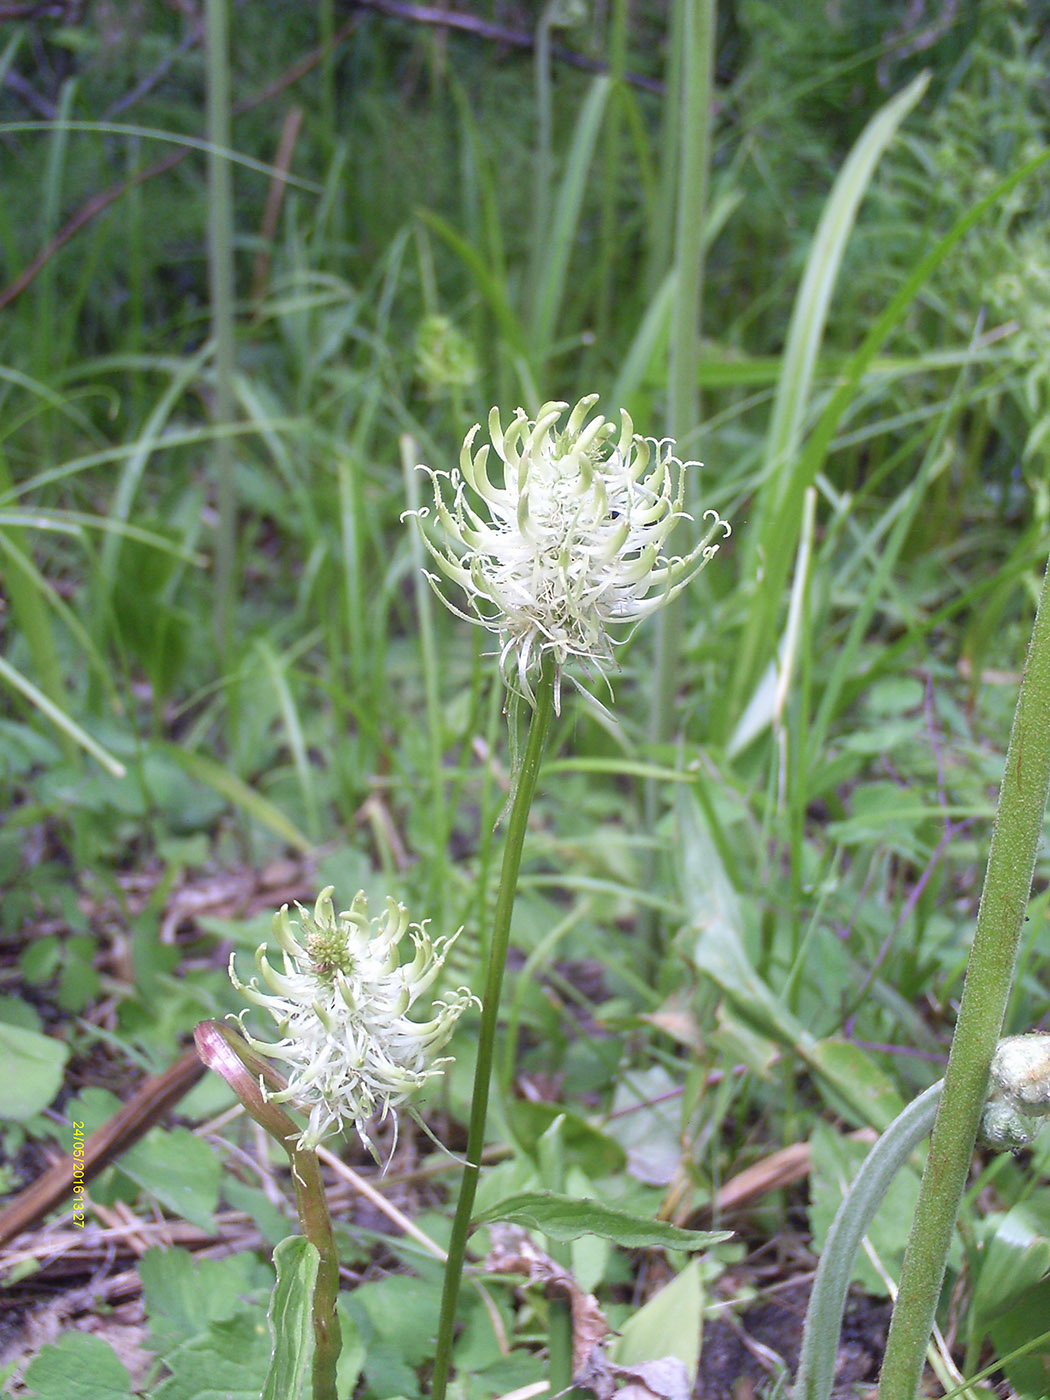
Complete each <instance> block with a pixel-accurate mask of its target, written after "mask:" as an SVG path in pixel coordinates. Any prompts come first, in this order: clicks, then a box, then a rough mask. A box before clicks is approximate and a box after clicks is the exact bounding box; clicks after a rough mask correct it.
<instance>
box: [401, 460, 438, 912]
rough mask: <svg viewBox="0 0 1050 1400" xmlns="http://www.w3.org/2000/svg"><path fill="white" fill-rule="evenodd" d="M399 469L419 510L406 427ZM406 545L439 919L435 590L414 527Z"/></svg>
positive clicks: (434, 905)
mask: <svg viewBox="0 0 1050 1400" xmlns="http://www.w3.org/2000/svg"><path fill="white" fill-rule="evenodd" d="M400 445H401V472H402V475H403V476H404V481H405V496H406V499H407V500H408V503H409V506H410V508H411V509H412V510H413V511H416V512H418V511H419V509H420V506H421V504H422V502H421V500H420V490H419V473H418V472H417V471H416V467H415V464H416V462H417V461H418V460H419V453H418V449H417V446H416V442H415V439H414V438H413V437H411V436H410V434H408V433H403V434H402V435H401V444H400ZM409 549H410V550H411V551H412V566H413V567H412V577H413V579H414V580H415V595H416V597H415V603H416V618H417V620H418V623H419V649H420V655H421V658H422V662H423V693H424V696H425V699H426V712H427V739H428V744H427V748H428V755H429V759H430V774H429V779H430V823H431V835H432V838H433V842H434V855H435V859H434V863H433V864H434V873H433V875H432V877H431V890H430V894H431V898H430V900H429V901H428V905H427V907H428V908H430V909H432V910H436V911H437V917H438V919H439V920H441V919H443V918H444V916H445V900H446V879H445V870H446V860H445V854H446V846H447V843H448V823H449V807H448V802H447V792H446V782H445V772H444V765H443V763H442V753H443V751H444V743H443V734H444V715H443V711H442V708H441V694H440V691H439V689H438V676H439V674H440V671H441V667H440V665H439V662H438V650H437V640H436V637H435V629H434V595H433V592H432V591H431V589H430V586H429V584H428V583H427V579H426V565H425V560H424V555H423V543H422V539H421V537H420V535H419V533H418V531H415V530H413V531H412V533H411V535H410V536H409Z"/></svg>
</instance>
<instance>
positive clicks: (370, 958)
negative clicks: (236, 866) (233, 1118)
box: [230, 886, 477, 1151]
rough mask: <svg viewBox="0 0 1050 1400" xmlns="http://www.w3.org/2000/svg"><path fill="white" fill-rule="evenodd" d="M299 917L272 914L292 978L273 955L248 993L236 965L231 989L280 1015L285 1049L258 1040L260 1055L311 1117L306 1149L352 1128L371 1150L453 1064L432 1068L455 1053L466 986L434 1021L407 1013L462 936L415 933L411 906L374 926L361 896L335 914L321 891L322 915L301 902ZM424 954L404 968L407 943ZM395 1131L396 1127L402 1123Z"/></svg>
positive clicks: (392, 906)
mask: <svg viewBox="0 0 1050 1400" xmlns="http://www.w3.org/2000/svg"><path fill="white" fill-rule="evenodd" d="M296 908H297V909H298V911H299V917H298V919H293V918H291V917H290V916H289V913H288V906H287V905H284V906H283V907H282V908H281V910H280V912H279V913H277V914H275V915H274V920H273V930H274V936H275V937H276V939H277V942H278V944H279V946H280V948H281V952H282V954H283V959H284V970H283V971H278V970H277V969H276V968H274V967H272V966H271V964H270V962H269V960H268V958H267V956H266V945H265V944H264V945H263V946H262V947H260V948H259V949H258V950H257V951H256V954H255V964H256V967H257V969H258V971H259V975H260V977H261V978H262V982H263V984H264V985H265V988H266V990H264V989H263V988H262V987H260V985H259V981H258V979H257V978H255V977H253V978H252V979H251V981H250V982H248V983H244V982H241V980H240V979H239V978H238V976H237V970H236V967H235V965H234V959H233V957H232V956H231V958H230V980H231V981H232V982H233V985H234V986H235V987H236V988H237V990H238V991H239V992H241V993H242V995H244V996H245V997H247V999H248V1000H249V1001H250V1002H252V1003H253V1004H254V1005H256V1006H259V1007H262V1008H263V1010H265V1011H267V1012H268V1013H269V1014H270V1016H272V1017H273V1019H274V1021H275V1023H276V1025H277V1029H278V1032H279V1034H280V1036H281V1039H280V1040H279V1041H278V1042H277V1043H276V1044H273V1043H270V1042H267V1041H260V1040H256V1039H254V1038H253V1037H252V1036H251V1035H250V1034H248V1032H247V1031H244V1016H245V1014H246V1013H245V1012H241V1015H240V1017H238V1020H239V1021H240V1023H241V1029H242V1031H244V1034H245V1037H246V1039H247V1040H248V1043H249V1044H250V1045H251V1047H252V1048H253V1049H254V1050H257V1051H258V1052H260V1053H261V1054H263V1055H266V1056H269V1057H270V1058H272V1059H275V1060H278V1061H280V1062H281V1063H282V1064H283V1066H284V1069H285V1072H286V1074H287V1077H288V1087H287V1088H286V1089H283V1090H281V1091H280V1092H277V1093H273V1092H270V1091H266V1090H264V1092H266V1093H267V1097H268V1098H271V1099H273V1100H274V1101H276V1102H280V1103H285V1102H290V1103H292V1104H295V1105H297V1106H299V1107H300V1108H302V1109H303V1111H304V1112H308V1113H309V1122H308V1124H307V1126H306V1128H305V1129H304V1131H303V1133H302V1135H301V1136H300V1138H299V1141H298V1145H299V1147H300V1148H314V1147H316V1146H317V1144H318V1143H319V1142H321V1141H322V1139H323V1138H325V1137H327V1136H328V1135H329V1134H331V1133H334V1132H338V1131H339V1130H340V1129H341V1128H342V1127H343V1125H344V1124H346V1123H353V1124H354V1126H355V1127H356V1129H357V1132H358V1135H359V1136H360V1138H361V1141H362V1142H363V1143H364V1144H365V1146H366V1147H368V1148H369V1150H370V1151H374V1148H373V1145H372V1141H371V1138H370V1136H369V1131H368V1125H369V1124H370V1123H371V1122H372V1121H373V1120H374V1119H376V1118H378V1120H379V1121H380V1122H382V1121H384V1120H385V1119H386V1118H387V1116H388V1115H389V1114H390V1113H391V1112H392V1111H393V1110H396V1109H397V1108H399V1107H400V1106H401V1105H402V1104H405V1103H407V1102H408V1100H409V1099H410V1098H411V1097H412V1095H413V1094H414V1093H415V1092H416V1091H417V1090H418V1089H419V1088H421V1087H422V1085H424V1084H425V1083H426V1082H427V1081H428V1080H429V1079H432V1078H434V1077H435V1076H436V1075H440V1074H441V1073H442V1066H443V1065H444V1064H446V1063H447V1059H438V1058H435V1057H436V1056H437V1053H438V1051H439V1050H441V1049H442V1048H443V1047H444V1045H445V1044H446V1043H447V1041H448V1039H449V1037H450V1036H451V1034H452V1031H453V1028H454V1026H455V1024H456V1021H457V1020H458V1018H459V1016H460V1015H461V1014H462V1013H463V1011H464V1010H465V1009H466V1007H467V1006H469V1005H470V1004H471V1003H476V1000H477V999H476V998H475V997H474V996H472V995H471V993H470V992H469V991H468V990H467V989H466V988H463V987H461V988H460V989H459V990H458V991H457V992H456V993H455V994H454V995H453V996H452V997H451V998H450V999H449V1000H448V1001H438V1002H435V1003H434V1004H433V1005H432V1007H431V1016H430V1019H429V1020H425V1021H415V1020H412V1019H411V1018H410V1017H409V1014H408V1013H409V1011H411V1010H412V1008H413V1007H414V1006H415V1005H416V1003H417V1002H418V1001H419V1000H420V999H421V998H422V997H423V996H424V994H425V993H426V992H428V991H429V989H430V988H431V986H432V985H433V984H434V982H435V980H436V979H437V977H438V975H439V973H440V972H441V968H442V966H443V964H444V961H445V958H446V956H447V955H448V951H449V949H450V948H451V946H452V944H453V943H454V942H455V939H456V938H457V937H458V936H459V935H458V933H457V934H455V935H453V937H452V938H438V939H436V940H431V938H430V935H429V934H428V933H427V931H426V928H425V927H424V925H423V924H410V923H409V921H408V912H407V910H406V909H405V907H404V905H402V904H398V903H397V902H396V901H395V900H393V899H388V900H387V902H386V910H385V912H384V913H383V914H382V915H381V916H380V917H378V918H375V919H369V917H368V900H367V899H366V898H365V895H364V894H363V893H358V894H357V895H356V896H355V897H354V900H353V903H352V904H351V906H350V908H349V909H347V910H344V911H343V912H342V913H339V914H337V913H336V912H335V907H334V905H333V903H332V887H331V886H329V887H328V888H327V889H324V890H322V891H321V893H320V895H319V896H318V898H317V902H316V904H315V906H314V910H313V913H312V914H310V913H308V912H307V911H306V910H305V909H304V908H303V907H302V905H300V904H297V905H296ZM406 934H408V935H409V936H410V938H411V941H412V944H413V946H414V949H415V956H414V957H413V959H412V961H411V962H409V963H406V964H404V965H403V964H402V962H401V956H400V944H401V942H402V940H403V939H404V937H405V935H406ZM395 1129H396V1120H395Z"/></svg>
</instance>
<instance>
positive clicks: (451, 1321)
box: [431, 653, 557, 1400]
mask: <svg viewBox="0 0 1050 1400" xmlns="http://www.w3.org/2000/svg"><path fill="white" fill-rule="evenodd" d="M556 677H557V667H556V662H555V660H554V657H553V656H552V655H551V654H550V653H547V654H546V655H545V656H544V657H543V660H542V662H541V665H540V673H539V679H538V681H537V683H536V687H535V706H534V708H533V711H532V719H531V721H530V723H529V732H528V736H527V738H526V741H525V753H524V756H523V758H522V761H521V767H520V769H519V771H518V775H517V786H516V788H515V791H514V801H513V803H512V805H511V809H510V816H509V819H508V822H507V840H506V845H505V846H504V848H503V865H502V868H501V870H500V882H499V892H498V894H497V897H496V910H495V915H494V918H493V927H492V939H491V942H490V946H489V965H488V973H487V977H486V981H485V996H484V1000H483V1002H482V1010H481V1026H480V1028H479V1031H478V1060H477V1067H476V1069H475V1071H474V1093H473V1097H472V1099H471V1105H470V1127H469V1129H468V1134H467V1160H466V1164H465V1165H464V1167H463V1179H462V1182H461V1184H460V1188H459V1201H458V1203H457V1205H456V1216H455V1220H454V1221H453V1224H452V1238H451V1240H450V1241H449V1247H448V1263H447V1264H446V1266H445V1284H444V1292H443V1294H442V1297H441V1320H440V1323H439V1326H438V1342H437V1358H436V1360H435V1363H434V1379H433V1384H432V1389H431V1395H432V1397H433V1400H445V1389H446V1387H447V1385H448V1376H449V1367H450V1365H451V1361H452V1341H453V1335H454V1332H455V1326H456V1304H457V1303H458V1301H459V1287H460V1280H461V1278H462V1274H463V1262H464V1259H465V1258H466V1251H467V1235H468V1234H469V1232H470V1217H471V1214H472V1212H473V1209H474V1196H475V1194H476V1192H477V1189H478V1176H479V1173H480V1171H481V1154H482V1151H483V1149H484V1146H485V1121H486V1119H487V1117H488V1107H489V1085H490V1082H491V1080H492V1063H493V1058H494V1055H495V1048H496V1029H497V1024H498V1020H499V1002H500V993H501V991H502V988H503V973H504V969H505V967H506V964H507V946H508V944H509V942H510V919H511V913H512V911H513V908H514V895H515V891H516V890H517V885H518V871H519V870H520V869H521V852H522V847H523V846H524V844H525V832H526V830H527V828H528V821H529V811H530V809H531V807H532V799H533V796H534V795H535V792H536V780H537V778H538V777H539V772H540V763H541V761H542V758H543V750H544V747H545V745H546V742H547V735H548V733H549V731H550V726H551V719H552V717H553V714H554V690H555V682H556Z"/></svg>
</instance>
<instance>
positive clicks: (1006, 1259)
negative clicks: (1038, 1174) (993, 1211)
mask: <svg viewBox="0 0 1050 1400" xmlns="http://www.w3.org/2000/svg"><path fill="white" fill-rule="evenodd" d="M1048 1274H1050V1192H1047V1191H1037V1192H1035V1193H1034V1194H1033V1195H1032V1196H1031V1197H1029V1199H1028V1200H1027V1201H1021V1202H1020V1203H1019V1204H1018V1205H1016V1206H1014V1207H1013V1209H1012V1210H1009V1211H1007V1212H1006V1214H1005V1215H1004V1216H1003V1218H1002V1220H1001V1221H1000V1222H999V1226H998V1228H997V1229H996V1231H995V1233H994V1234H993V1235H992V1237H991V1239H989V1240H988V1241H987V1242H986V1243H985V1246H984V1248H983V1249H982V1251H981V1269H980V1273H979V1274H978V1275H977V1282H976V1285H975V1287H974V1307H975V1309H976V1310H977V1312H978V1313H979V1315H980V1317H981V1320H982V1322H983V1323H984V1324H985V1325H987V1324H988V1323H989V1322H990V1321H992V1320H993V1319H994V1318H997V1317H999V1316H1001V1315H1002V1313H1004V1312H1006V1311H1007V1310H1008V1309H1010V1308H1013V1307H1014V1306H1016V1303H1017V1299H1018V1297H1019V1295H1020V1294H1022V1293H1025V1292H1027V1291H1028V1289H1030V1288H1034V1287H1035V1285H1036V1284H1038V1283H1042V1281H1043V1280H1044V1279H1045V1278H1046V1277H1047V1275H1048Z"/></svg>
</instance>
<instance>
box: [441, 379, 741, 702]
mask: <svg viewBox="0 0 1050 1400" xmlns="http://www.w3.org/2000/svg"><path fill="white" fill-rule="evenodd" d="M597 400H598V395H597V394H588V395H587V396H586V397H585V398H582V399H581V400H580V401H579V403H578V404H577V405H576V406H575V408H573V409H572V412H571V413H570V414H569V419H568V422H567V423H566V425H565V427H564V428H562V429H559V428H558V426H557V425H558V422H559V420H560V419H561V418H562V416H563V414H564V413H565V411H566V409H568V407H569V405H568V404H565V403H545V404H544V405H543V407H542V408H541V409H540V411H539V413H538V414H537V416H536V419H535V421H533V420H531V419H529V417H528V416H527V414H526V413H525V411H524V409H521V408H519V409H518V410H517V412H516V413H515V415H514V418H513V419H512V420H511V422H510V424H509V425H508V427H507V429H506V431H504V429H503V426H502V424H501V422H500V415H499V410H498V409H495V408H494V409H493V410H492V411H491V413H490V414H489V422H488V427H489V437H490V438H491V440H492V448H494V449H495V452H496V456H497V457H498V458H499V459H500V460H501V462H502V463H503V470H502V481H501V482H496V481H494V480H493V479H492V478H491V477H490V476H489V471H488V464H489V456H490V452H491V449H490V447H489V445H488V444H487V443H486V444H485V445H483V446H482V447H479V448H478V450H477V451H476V452H475V451H474V440H475V438H476V437H477V434H478V433H479V431H480V429H481V425H480V424H475V426H474V427H473V428H472V429H471V430H470V432H469V433H468V434H467V436H466V439H465V440H464V443H463V448H462V451H461V452H460V458H459V469H458V470H455V469H453V470H452V471H451V472H444V471H434V470H432V469H431V468H430V467H424V468H423V470H424V471H427V472H428V473H429V474H430V478H431V481H432V482H433V486H434V512H435V514H436V516H437V519H438V521H439V522H440V524H441V526H442V527H443V530H444V532H445V535H446V537H447V540H448V544H447V546H446V547H445V548H440V547H439V546H438V545H435V544H434V543H433V542H432V541H431V540H430V539H429V538H428V537H427V536H426V534H424V536H423V539H424V542H425V544H426V546H427V548H428V549H429V551H430V553H431V555H432V556H433V558H434V561H435V563H436V564H437V567H438V569H439V570H440V572H441V573H442V574H443V575H444V577H445V578H446V579H448V580H450V581H451V582H452V583H454V584H457V585H458V586H459V588H461V589H462V590H463V592H464V594H465V595H466V598H467V603H468V605H469V607H470V609H471V610H472V611H471V612H465V611H464V610H463V609H462V608H459V607H457V606H456V605H455V604H453V603H451V602H449V600H448V598H446V597H445V595H444V593H442V591H441V587H440V585H439V580H438V579H437V578H436V577H435V576H434V575H431V574H428V575H427V577H428V578H429V579H430V582H431V583H432V584H433V585H434V588H435V590H436V591H437V593H438V596H439V597H440V598H441V599H442V601H443V602H444V603H445V604H446V606H447V607H449V608H451V610H452V611H453V612H455V613H457V614H458V615H459V616H461V617H464V618H466V619H467V620H468V621H470V622H475V623H477V624H479V625H480V626H482V627H485V628H487V629H488V630H489V631H490V632H495V633H498V634H499V637H500V640H501V643H502V646H501V651H500V667H501V670H502V671H503V674H504V676H505V677H507V678H508V680H511V681H513V678H514V676H515V673H516V680H517V686H518V688H519V689H520V691H521V693H522V694H523V695H525V696H526V697H527V698H528V699H529V700H530V701H532V699H533V691H532V684H531V681H532V677H533V676H534V675H535V673H536V669H537V668H538V666H539V663H540V660H541V658H542V656H543V655H544V653H549V654H550V655H551V656H553V659H554V661H555V664H556V666H557V673H558V676H559V677H560V674H561V668H562V667H563V666H564V664H565V663H566V661H568V660H569V658H571V657H576V658H578V659H579V660H580V661H582V662H583V663H584V664H585V665H587V664H590V665H593V666H594V667H595V668H596V669H597V670H598V671H599V672H600V673H602V674H604V672H603V669H602V668H603V667H604V666H605V665H607V664H608V663H609V662H610V661H611V660H612V647H613V645H615V644H616V643H617V642H619V641H623V640H626V638H624V637H613V636H611V635H610V633H609V628H610V627H614V626H627V627H633V625H634V624H636V623H638V622H640V621H641V620H642V618H645V617H648V616H649V614H650V613H652V612H655V611H656V610H657V609H658V608H661V607H663V606H664V604H665V603H668V602H670V600H671V599H672V598H674V597H675V596H676V595H677V594H678V593H680V592H681V590H682V589H683V588H684V587H685V586H686V584H687V583H689V581H690V580H691V579H692V578H694V577H695V575H696V574H698V573H699V572H700V570H701V569H702V568H703V567H704V565H705V564H706V563H707V561H708V560H709V559H710V558H711V557H712V556H713V555H714V554H715V553H716V552H717V550H718V540H719V538H721V537H723V536H725V535H728V534H729V524H728V522H726V521H725V520H722V519H721V518H720V516H719V515H718V512H717V511H714V510H708V511H705V513H704V521H705V524H706V526H707V528H706V530H705V532H704V535H703V537H702V538H701V539H700V540H699V542H698V543H697V544H696V545H695V546H694V548H693V549H692V550H690V552H689V553H688V554H686V555H684V556H671V557H668V556H667V555H666V554H665V553H664V546H665V544H666V542H667V538H668V536H669V535H670V533H671V530H672V529H673V528H674V526H675V524H676V523H677V522H678V521H679V520H684V519H689V518H690V517H689V516H687V515H686V513H685V511H684V509H683V501H684V492H685V468H686V467H687V466H698V465H699V463H693V462H688V463H682V462H680V461H679V460H678V458H676V457H675V456H674V443H673V442H671V441H670V440H669V439H665V440H663V441H657V440H656V439H654V438H643V437H640V436H639V435H638V434H637V433H635V431H634V424H633V423H632V422H631V418H630V415H629V414H628V413H627V412H626V411H623V410H621V413H620V424H619V428H617V427H616V425H615V424H613V423H611V422H608V421H607V420H606V419H605V418H603V417H601V416H595V417H593V418H590V419H588V415H589V414H590V412H591V409H592V408H593V406H594V404H595V403H596V402H597ZM428 513H429V512H428V511H427V510H422V511H419V512H418V513H417V514H418V515H419V516H420V517H424V516H426V515H427V514H428ZM556 694H557V692H556Z"/></svg>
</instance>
